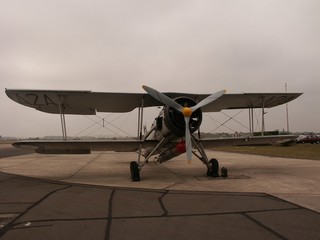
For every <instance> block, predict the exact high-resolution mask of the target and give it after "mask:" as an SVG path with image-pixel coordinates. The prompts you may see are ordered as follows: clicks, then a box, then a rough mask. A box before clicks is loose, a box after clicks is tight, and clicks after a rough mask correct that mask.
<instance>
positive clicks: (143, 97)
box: [6, 89, 302, 115]
mask: <svg viewBox="0 0 320 240" xmlns="http://www.w3.org/2000/svg"><path fill="white" fill-rule="evenodd" d="M6 94H7V96H8V97H9V98H11V99H12V100H13V101H15V102H17V103H19V104H22V105H25V106H28V107H32V108H35V109H37V110H39V111H43V112H47V113H64V114H83V115H94V114H96V112H130V111H132V110H133V109H135V108H137V107H141V106H143V107H151V106H162V105H163V104H162V103H160V102H159V101H157V100H156V99H154V98H153V97H151V96H150V95H148V94H145V93H102V92H91V91H55V90H51V91H49V90H16V89H6ZM164 94H166V95H167V96H169V97H171V98H176V97H181V96H185V97H190V98H192V99H194V100H196V101H198V102H200V101H201V100H203V99H204V98H206V97H207V96H209V95H208V94H188V93H164ZM301 94H302V93H242V94H225V95H223V96H222V97H220V98H219V99H217V100H216V101H214V102H212V103H211V104H208V105H206V106H204V107H203V108H202V111H204V112H219V111H221V110H223V109H240V108H261V107H262V106H264V107H265V108H270V107H275V106H278V105H281V104H284V103H287V102H289V101H292V100H294V99H295V98H297V97H299V96H300V95H301Z"/></svg>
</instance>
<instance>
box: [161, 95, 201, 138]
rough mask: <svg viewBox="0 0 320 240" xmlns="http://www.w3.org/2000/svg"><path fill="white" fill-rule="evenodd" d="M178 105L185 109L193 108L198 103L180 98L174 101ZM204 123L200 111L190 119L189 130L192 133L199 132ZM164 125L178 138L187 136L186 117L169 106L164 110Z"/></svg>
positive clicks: (186, 98)
mask: <svg viewBox="0 0 320 240" xmlns="http://www.w3.org/2000/svg"><path fill="white" fill-rule="evenodd" d="M174 100H175V101H176V102H177V103H179V104H180V105H181V106H183V107H192V106H195V105H196V104H197V103H196V102H195V101H194V100H193V99H191V98H188V97H179V98H175V99H174ZM201 122H202V112H201V110H200V109H197V110H196V111H194V112H193V113H192V115H191V117H190V122H189V129H190V133H191V134H192V133H194V132H195V131H197V130H198V129H199V127H200V125H201ZM164 123H165V125H166V127H167V128H168V129H170V130H171V131H172V132H173V133H174V134H175V135H177V136H179V137H180V136H181V137H182V136H184V135H185V121H184V116H183V114H182V113H181V112H179V111H177V110H176V109H174V108H172V107H169V106H167V107H166V108H165V109H164Z"/></svg>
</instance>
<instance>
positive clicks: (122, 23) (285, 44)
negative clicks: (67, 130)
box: [0, 0, 320, 136]
mask: <svg viewBox="0 0 320 240" xmlns="http://www.w3.org/2000/svg"><path fill="white" fill-rule="evenodd" d="M1 5H2V7H1V9H0V30H1V38H0V52H1V54H0V78H1V82H0V86H1V89H2V92H1V93H0V100H1V105H0V107H1V112H5V114H1V115H2V117H1V120H0V125H1V126H0V134H1V135H15V136H34V135H46V134H48V135H49V133H50V134H53V133H54V132H57V133H60V130H59V122H58V121H56V120H57V119H58V117H57V116H52V115H47V114H43V113H38V112H36V111H34V110H32V109H27V108H24V107H22V106H18V105H17V104H15V103H13V102H12V101H11V100H10V99H8V98H7V97H6V96H5V94H4V91H3V90H4V88H37V89H75V90H78V89H85V90H94V91H106V92H107V91H118V92H142V89H141V85H142V84H146V85H150V86H153V87H155V88H158V89H159V90H161V91H176V92H177V91H181V92H199V93H211V92H215V91H216V90H219V89H224V88H227V89H228V90H229V92H273V91H276V92H279V91H284V84H285V83H288V86H289V90H290V91H298V92H300V91H303V92H304V93H305V94H304V95H303V96H302V97H301V98H299V99H297V100H296V101H295V102H293V103H292V104H290V113H291V116H292V117H291V121H292V128H293V129H292V130H296V131H304V130H307V131H320V128H319V124H318V123H319V120H320V113H319V110H318V109H317V107H316V104H317V103H319V100H320V99H319V94H318V92H317V91H318V89H320V83H319V76H320V70H319V69H320V66H319V63H320V61H319V60H320V48H319V47H318V43H319V42H320V28H319V27H320V26H319V24H320V19H319V18H320V17H319V14H318V11H319V9H320V6H319V5H320V4H319V1H316V0H307V1H303V0H293V1H292V0H291V1H289V0H285V1H276V0H273V1H254V0H243V1H222V0H216V1H205V0H202V1H182V0H180V1H156V0H153V1H146V0H139V1H128V0H122V1H99V0H95V1H85V0H82V1H79V0H77V1H76V0H73V1H63V0H54V1H46V2H44V1H40V0H31V1H22V0H20V1H19V0H10V1H9V0H7V1H2V4H1ZM280 110H281V108H280ZM280 110H279V111H276V110H272V111H271V112H272V114H271V113H270V117H269V118H270V119H269V122H270V125H269V126H270V128H280V129H281V128H282V127H283V122H284V120H283V110H281V111H280ZM244 115H245V114H244ZM21 118H23V120H22V119H21ZM69 118H71V119H72V118H73V117H69ZM243 118H245V117H243ZM276 119H280V120H281V121H282V123H279V121H277V120H276ZM76 122H77V121H76ZM47 123H48V124H47ZM54 123H55V124H54ZM56 125H57V126H56ZM74 125H77V124H74ZM39 126H41V127H39ZM42 126H44V127H43V128H42ZM51 126H56V127H51Z"/></svg>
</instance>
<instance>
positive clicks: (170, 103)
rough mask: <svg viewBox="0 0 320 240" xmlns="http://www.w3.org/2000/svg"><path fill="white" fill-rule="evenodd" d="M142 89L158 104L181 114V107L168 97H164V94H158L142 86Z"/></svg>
mask: <svg viewBox="0 0 320 240" xmlns="http://www.w3.org/2000/svg"><path fill="white" fill-rule="evenodd" d="M142 88H143V89H144V90H145V91H146V92H147V93H148V94H149V95H151V96H152V97H153V98H155V99H157V100H158V101H159V102H161V103H163V104H165V105H168V106H170V107H172V108H174V109H176V110H178V111H179V112H182V109H183V107H182V106H181V105H180V104H179V103H176V102H175V101H174V100H172V99H171V98H169V97H168V96H166V95H165V94H163V93H161V92H158V91H157V90H155V89H153V88H151V87H148V86H145V85H143V86H142Z"/></svg>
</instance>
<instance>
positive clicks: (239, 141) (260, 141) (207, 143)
mask: <svg viewBox="0 0 320 240" xmlns="http://www.w3.org/2000/svg"><path fill="white" fill-rule="evenodd" d="M296 138H297V136H295V135H277V136H260V137H258V136H256V137H235V138H214V139H202V140H201V144H202V146H203V147H204V148H214V147H222V146H255V145H277V144H286V143H290V142H293V141H294V140H295V139H296Z"/></svg>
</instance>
